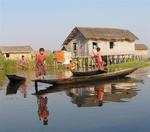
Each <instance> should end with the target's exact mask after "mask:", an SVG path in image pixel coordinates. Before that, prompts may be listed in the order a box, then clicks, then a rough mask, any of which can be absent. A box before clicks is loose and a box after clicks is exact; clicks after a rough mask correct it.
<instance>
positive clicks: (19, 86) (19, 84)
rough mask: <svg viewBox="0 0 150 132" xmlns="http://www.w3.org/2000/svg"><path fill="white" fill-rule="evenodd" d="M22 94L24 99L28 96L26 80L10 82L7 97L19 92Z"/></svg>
mask: <svg viewBox="0 0 150 132" xmlns="http://www.w3.org/2000/svg"><path fill="white" fill-rule="evenodd" d="M19 90H20V92H21V93H22V96H23V97H24V98H27V95H28V84H27V81H26V80H23V81H10V82H9V83H8V85H7V89H6V95H12V94H17V91H19Z"/></svg>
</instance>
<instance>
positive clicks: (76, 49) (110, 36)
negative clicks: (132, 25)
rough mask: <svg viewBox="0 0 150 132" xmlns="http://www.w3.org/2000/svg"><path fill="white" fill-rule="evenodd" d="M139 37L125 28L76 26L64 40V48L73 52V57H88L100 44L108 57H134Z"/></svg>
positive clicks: (102, 51) (103, 52) (103, 53)
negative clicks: (136, 41)
mask: <svg viewBox="0 0 150 132" xmlns="http://www.w3.org/2000/svg"><path fill="white" fill-rule="evenodd" d="M137 39H138V38H137V37H136V36H135V35H134V34H133V33H131V32H130V31H128V30H123V29H112V28H85V27H75V28H74V29H73V30H72V32H71V33H70V34H69V35H68V37H67V38H66V40H65V41H64V43H63V50H66V51H69V52H71V53H72V56H73V57H83V56H84V57H88V56H91V55H93V50H94V49H95V48H96V47H97V46H98V47H100V48H101V53H102V55H103V56H107V58H112V57H114V58H119V57H120V58H123V57H133V56H134V54H135V40H137Z"/></svg>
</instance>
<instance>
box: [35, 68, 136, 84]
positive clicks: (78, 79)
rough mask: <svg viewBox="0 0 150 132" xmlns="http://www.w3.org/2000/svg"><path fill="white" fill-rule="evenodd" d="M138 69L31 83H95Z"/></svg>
mask: <svg viewBox="0 0 150 132" xmlns="http://www.w3.org/2000/svg"><path fill="white" fill-rule="evenodd" d="M138 68H139V67H134V68H128V69H124V70H119V71H115V72H108V73H103V74H97V75H92V76H81V77H70V78H61V79H43V80H33V81H34V82H35V84H36V85H37V83H38V82H40V83H47V84H53V85H65V84H76V83H81V82H89V81H96V80H99V81H100V80H108V79H114V78H121V77H125V76H126V75H128V74H130V73H132V72H134V71H136V70H137V69H138Z"/></svg>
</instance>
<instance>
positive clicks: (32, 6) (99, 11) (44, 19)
mask: <svg viewBox="0 0 150 132" xmlns="http://www.w3.org/2000/svg"><path fill="white" fill-rule="evenodd" d="M75 26H80V27H105V28H121V29H128V30H130V31H131V32H133V33H134V34H135V35H136V36H137V37H138V38H139V41H137V43H144V44H146V45H147V46H149V48H150V0H0V46H2V45H31V46H32V47H33V49H38V48H40V47H44V48H45V49H49V50H59V49H60V48H61V47H62V43H63V41H64V40H65V38H66V37H67V36H68V34H69V33H70V32H71V30H72V29H73V28H74V27H75Z"/></svg>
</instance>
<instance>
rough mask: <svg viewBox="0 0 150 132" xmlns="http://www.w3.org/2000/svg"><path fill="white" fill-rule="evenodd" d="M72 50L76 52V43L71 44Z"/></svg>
mask: <svg viewBox="0 0 150 132" xmlns="http://www.w3.org/2000/svg"><path fill="white" fill-rule="evenodd" d="M73 50H74V51H75V50H77V44H76V43H73Z"/></svg>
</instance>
